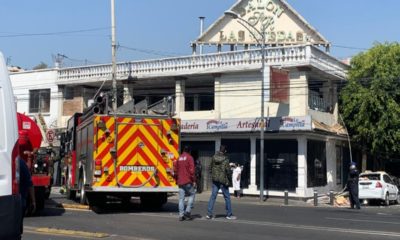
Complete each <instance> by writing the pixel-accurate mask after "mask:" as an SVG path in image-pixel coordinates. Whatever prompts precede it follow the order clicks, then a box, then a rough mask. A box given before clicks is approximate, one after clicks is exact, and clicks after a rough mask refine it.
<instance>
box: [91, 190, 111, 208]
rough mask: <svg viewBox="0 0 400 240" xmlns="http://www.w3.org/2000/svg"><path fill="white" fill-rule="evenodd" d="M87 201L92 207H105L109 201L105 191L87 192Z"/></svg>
mask: <svg viewBox="0 0 400 240" xmlns="http://www.w3.org/2000/svg"><path fill="white" fill-rule="evenodd" d="M86 195H87V197H86V198H87V201H88V204H89V206H90V207H103V206H105V205H106V203H107V195H105V194H103V193H93V192H91V193H90V194H89V193H86Z"/></svg>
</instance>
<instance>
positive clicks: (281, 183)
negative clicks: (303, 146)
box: [256, 139, 298, 191]
mask: <svg viewBox="0 0 400 240" xmlns="http://www.w3.org/2000/svg"><path fill="white" fill-rule="evenodd" d="M297 155H298V143H297V140H295V139H282V140H264V185H265V188H266V189H269V190H278V191H284V190H288V191H296V187H297V178H298V174H297V168H298V167H297ZM256 184H257V186H260V141H257V177H256Z"/></svg>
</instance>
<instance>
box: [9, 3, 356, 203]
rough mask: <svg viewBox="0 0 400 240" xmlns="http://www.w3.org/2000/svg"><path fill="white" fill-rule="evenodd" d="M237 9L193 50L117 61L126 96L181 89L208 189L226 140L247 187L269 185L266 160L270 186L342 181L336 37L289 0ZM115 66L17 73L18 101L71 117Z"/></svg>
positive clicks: (187, 129) (341, 68)
mask: <svg viewBox="0 0 400 240" xmlns="http://www.w3.org/2000/svg"><path fill="white" fill-rule="evenodd" d="M229 11H230V12H234V13H237V14H238V15H239V18H237V19H234V18H232V17H231V16H229V15H227V14H222V15H221V17H220V18H219V19H217V20H216V21H215V22H214V23H213V24H212V25H211V26H210V27H209V28H208V29H207V30H206V31H202V32H201V34H200V36H199V37H198V38H197V39H196V40H195V41H193V42H192V49H193V54H192V55H190V56H181V57H174V58H164V59H156V60H143V61H132V62H121V63H118V64H117V72H116V77H117V83H118V91H117V92H118V105H121V104H123V103H124V102H127V101H129V100H131V99H134V100H135V102H136V103H140V102H142V101H143V100H146V103H147V105H150V104H152V103H154V102H157V101H158V100H160V99H162V98H164V97H168V96H174V99H175V101H174V102H175V113H176V115H177V116H178V117H180V118H181V119H182V126H181V133H182V144H183V145H184V144H189V145H191V146H192V148H193V149H194V150H195V151H194V155H195V157H196V158H199V159H200V161H201V163H202V165H203V184H202V185H203V189H208V188H209V186H210V178H209V174H208V164H209V162H210V159H211V156H212V155H213V154H214V153H215V151H216V149H218V148H219V146H220V145H221V144H224V145H227V147H228V155H229V157H230V160H231V162H236V163H239V164H240V165H243V172H242V187H243V193H244V194H252V195H257V194H259V193H260V192H259V191H260V190H259V183H260V171H259V170H260V168H261V167H262V168H263V169H264V181H265V190H266V194H267V195H269V196H283V192H284V191H285V190H288V191H289V196H291V197H299V198H307V197H311V196H312V195H313V191H314V190H317V191H318V192H320V193H326V192H329V190H339V189H341V188H342V187H343V184H344V183H343V181H344V179H345V174H346V169H347V166H348V163H349V149H348V147H347V146H348V145H347V144H348V142H347V137H346V131H345V130H344V129H343V127H342V126H341V125H340V124H339V117H338V90H339V88H340V86H341V85H342V84H343V82H345V81H346V70H347V65H346V64H344V63H342V62H341V61H339V60H337V59H335V58H334V57H332V56H331V55H329V53H328V50H329V42H328V41H327V40H326V39H325V38H324V37H323V36H322V35H321V34H320V33H319V32H317V31H316V30H315V29H314V28H313V27H312V26H311V25H310V24H308V23H307V22H306V21H305V20H304V18H302V17H301V16H300V15H299V14H298V13H297V12H296V11H295V10H294V9H293V8H291V7H290V6H289V5H288V4H287V3H286V2H285V1H283V0H262V1H259V0H241V1H237V2H236V3H235V4H234V5H233V6H232V7H231V8H230V9H229ZM231 15H232V14H231ZM205 48H207V50H208V51H207V53H204V52H205V51H204V50H205ZM210 49H214V51H210ZM111 73H112V67H111V64H103V65H91V66H80V67H71V68H54V69H46V70H40V71H25V72H19V73H13V74H12V75H11V79H12V82H13V87H14V91H15V95H16V99H17V108H18V111H19V112H26V113H27V114H32V115H33V114H36V113H39V112H40V113H41V114H42V115H44V117H45V119H46V121H47V124H48V125H49V126H50V127H54V128H56V127H57V128H62V127H65V122H66V120H67V119H68V118H69V117H70V116H71V115H72V114H73V113H74V112H81V111H83V109H84V108H85V107H87V106H88V102H89V100H90V99H92V98H93V96H95V94H96V93H98V91H106V90H109V89H111ZM100 88H101V89H100ZM262 105H263V106H264V108H263V113H262V110H261V106H262ZM262 115H263V116H264V118H265V120H266V125H263V126H265V131H264V140H263V142H264V161H263V162H264V166H260V148H261V147H260V145H261V144H260V142H261V141H260V138H261V133H260V130H261V126H262V125H261V122H262V121H261V120H262V117H261V116H262Z"/></svg>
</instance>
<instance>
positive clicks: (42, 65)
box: [32, 62, 48, 70]
mask: <svg viewBox="0 0 400 240" xmlns="http://www.w3.org/2000/svg"><path fill="white" fill-rule="evenodd" d="M46 68H48V66H47V64H46V63H44V62H40V63H39V64H38V65H36V66H34V67H33V68H32V69H33V70H39V69H46Z"/></svg>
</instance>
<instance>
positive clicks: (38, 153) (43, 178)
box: [17, 113, 52, 210]
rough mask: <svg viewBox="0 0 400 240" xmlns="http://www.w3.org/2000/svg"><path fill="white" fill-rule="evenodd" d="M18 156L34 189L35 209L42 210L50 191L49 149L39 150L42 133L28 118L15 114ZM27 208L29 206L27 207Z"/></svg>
mask: <svg viewBox="0 0 400 240" xmlns="http://www.w3.org/2000/svg"><path fill="white" fill-rule="evenodd" d="M17 119H18V133H19V138H18V144H19V151H20V156H21V157H22V158H23V159H24V160H25V162H26V163H27V165H28V168H29V170H30V172H31V175H32V182H33V186H34V188H35V198H36V209H37V210H41V209H43V208H44V202H45V199H46V198H48V197H49V195H50V190H51V178H52V172H51V165H52V159H51V155H52V152H51V148H44V149H43V148H41V143H42V133H41V131H40V128H39V126H38V125H37V124H36V122H35V121H33V120H32V119H31V118H30V117H28V116H26V115H24V114H22V113H17ZM28 206H29V205H28Z"/></svg>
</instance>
